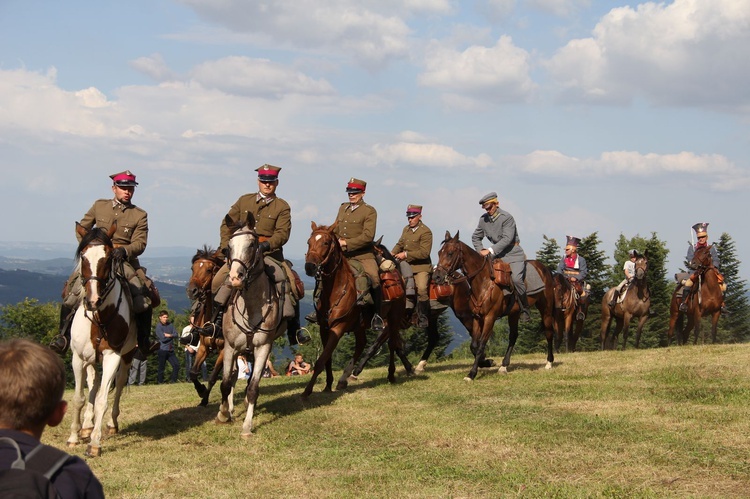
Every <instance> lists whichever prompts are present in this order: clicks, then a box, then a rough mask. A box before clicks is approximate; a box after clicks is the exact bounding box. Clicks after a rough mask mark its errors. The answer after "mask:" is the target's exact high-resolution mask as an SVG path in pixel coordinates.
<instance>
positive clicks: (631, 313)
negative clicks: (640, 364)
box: [601, 252, 651, 350]
mask: <svg viewBox="0 0 750 499" xmlns="http://www.w3.org/2000/svg"><path fill="white" fill-rule="evenodd" d="M614 292H615V288H610V289H609V290H607V292H606V293H604V297H603V298H602V330H601V340H602V342H601V349H602V350H605V349H610V350H614V349H615V346H616V345H617V336H618V335H619V334H620V331H622V349H623V350H625V347H626V346H627V342H628V328H629V327H630V320H631V319H632V318H633V317H638V329H637V330H636V334H635V347H636V348H638V345H639V344H640V341H641V332H642V331H643V325H644V324H645V323H646V321H647V320H648V317H649V315H648V311H649V308H650V307H651V293H650V292H649V289H648V252H644V254H643V255H637V257H636V260H635V278H634V279H633V281H632V282H631V283H630V284H629V285H628V289H627V291H626V293H625V298H623V299H622V301H621V302H620V301H619V300H618V302H617V303H615V306H614V307H610V306H609V302H610V300H611V299H612V296H613V295H614ZM612 318H614V319H615V330H614V332H612V333H611V334H610V325H611V323H612Z"/></svg>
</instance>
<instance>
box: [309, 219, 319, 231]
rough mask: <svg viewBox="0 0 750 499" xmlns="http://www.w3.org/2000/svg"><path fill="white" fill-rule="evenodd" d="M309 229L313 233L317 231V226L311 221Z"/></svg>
mask: <svg viewBox="0 0 750 499" xmlns="http://www.w3.org/2000/svg"><path fill="white" fill-rule="evenodd" d="M310 228H311V229H312V231H313V232H315V231H316V230H318V224H316V223H315V222H314V221H312V220H311V221H310Z"/></svg>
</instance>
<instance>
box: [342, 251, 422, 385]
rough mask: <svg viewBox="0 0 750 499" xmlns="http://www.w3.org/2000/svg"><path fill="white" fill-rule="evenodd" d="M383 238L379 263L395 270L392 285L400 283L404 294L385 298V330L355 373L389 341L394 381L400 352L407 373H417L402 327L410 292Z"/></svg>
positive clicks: (392, 380)
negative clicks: (409, 357) (408, 352)
mask: <svg viewBox="0 0 750 499" xmlns="http://www.w3.org/2000/svg"><path fill="white" fill-rule="evenodd" d="M382 241H383V238H382V237H381V238H380V239H378V240H377V241H375V243H374V244H373V251H374V252H375V258H376V259H377V261H378V265H379V266H380V269H381V270H382V269H383V268H387V269H390V272H392V276H393V277H394V278H395V279H394V282H393V283H392V285H393V286H395V287H398V286H399V284H400V285H401V288H400V289H401V293H400V296H396V297H394V298H393V299H391V300H385V298H386V297H385V296H384V297H383V298H384V301H383V312H382V313H383V330H382V331H381V332H380V334H379V335H378V337H377V338H376V339H375V341H374V342H373V344H372V345H370V348H368V349H367V351H366V352H365V354H364V355H363V356H362V358H361V359H360V361H359V363H358V364H357V367H355V368H354V371H353V372H352V375H353V376H357V375H359V373H361V372H362V369H364V367H365V364H367V361H369V360H370V359H371V358H373V357H374V356H375V354H376V353H377V352H378V350H379V349H380V347H381V346H383V344H384V343H385V342H386V341H387V342H388V350H389V351H390V359H389V362H388V381H389V382H390V383H395V382H396V375H395V373H396V362H395V356H396V355H398V358H399V359H401V362H402V363H403V364H404V368H405V369H406V374H407V375H411V374H414V369H413V368H412V365H411V362H409V359H408V358H407V357H406V354H405V353H404V340H403V338H402V337H401V328H402V327H404V326H407V324H406V322H407V321H406V294H405V292H404V286H403V277H401V272H399V270H398V263H397V262H396V259H395V258H394V257H393V255H392V254H391V252H390V251H388V248H386V247H385V246H384V245H383V244H382ZM380 286H381V289H383V288H384V287H385V286H386V282H384V281H381V283H380ZM394 294H399V293H394Z"/></svg>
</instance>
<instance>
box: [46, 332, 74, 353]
mask: <svg viewBox="0 0 750 499" xmlns="http://www.w3.org/2000/svg"><path fill="white" fill-rule="evenodd" d="M49 347H50V349H51V350H52V351H53V352H55V353H56V354H58V355H60V356H64V355H65V354H66V353H67V351H68V348H69V347H70V340H68V338H66V337H65V336H63V335H61V334H58V335H57V336H55V337H54V338H53V339H52V341H51V342H50V344H49Z"/></svg>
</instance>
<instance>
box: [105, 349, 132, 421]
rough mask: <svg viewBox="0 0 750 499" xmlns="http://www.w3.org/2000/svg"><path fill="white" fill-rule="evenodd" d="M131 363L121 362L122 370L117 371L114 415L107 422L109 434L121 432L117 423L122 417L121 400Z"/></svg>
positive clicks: (113, 404)
mask: <svg viewBox="0 0 750 499" xmlns="http://www.w3.org/2000/svg"><path fill="white" fill-rule="evenodd" d="M131 363H132V361H131V362H127V363H126V362H124V361H120V369H118V371H117V377H116V378H115V396H114V400H113V401H112V413H111V414H110V417H109V421H107V434H108V435H116V434H117V433H118V432H119V431H120V425H119V424H118V423H117V418H119V417H120V398H121V397H122V390H123V388H124V387H125V384H126V383H127V382H128V372H129V371H130V364H131Z"/></svg>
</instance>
